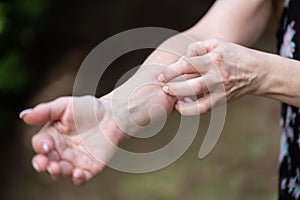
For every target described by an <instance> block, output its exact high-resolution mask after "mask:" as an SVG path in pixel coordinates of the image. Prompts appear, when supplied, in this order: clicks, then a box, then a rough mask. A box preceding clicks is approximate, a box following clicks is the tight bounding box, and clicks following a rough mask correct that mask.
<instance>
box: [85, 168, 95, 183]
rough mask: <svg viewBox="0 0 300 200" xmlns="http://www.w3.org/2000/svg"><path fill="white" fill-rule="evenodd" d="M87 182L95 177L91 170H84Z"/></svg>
mask: <svg viewBox="0 0 300 200" xmlns="http://www.w3.org/2000/svg"><path fill="white" fill-rule="evenodd" d="M84 177H85V182H88V181H90V180H92V179H93V177H94V176H93V174H92V173H91V172H89V171H86V170H84Z"/></svg>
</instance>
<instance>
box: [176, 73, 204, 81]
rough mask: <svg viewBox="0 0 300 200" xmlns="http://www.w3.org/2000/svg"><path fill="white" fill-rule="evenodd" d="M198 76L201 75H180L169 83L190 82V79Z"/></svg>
mask: <svg viewBox="0 0 300 200" xmlns="http://www.w3.org/2000/svg"><path fill="white" fill-rule="evenodd" d="M199 76H201V75H200V74H198V73H195V74H184V75H181V76H177V77H176V78H174V79H172V80H170V82H178V81H185V80H190V79H193V78H197V77H199Z"/></svg>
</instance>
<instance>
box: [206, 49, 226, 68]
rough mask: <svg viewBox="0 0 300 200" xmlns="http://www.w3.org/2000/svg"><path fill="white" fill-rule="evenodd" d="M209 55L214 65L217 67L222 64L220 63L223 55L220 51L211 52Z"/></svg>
mask: <svg viewBox="0 0 300 200" xmlns="http://www.w3.org/2000/svg"><path fill="white" fill-rule="evenodd" d="M209 57H210V59H211V62H212V63H213V64H214V65H215V66H217V67H219V66H221V65H222V63H223V55H222V53H220V52H211V53H210V54H209Z"/></svg>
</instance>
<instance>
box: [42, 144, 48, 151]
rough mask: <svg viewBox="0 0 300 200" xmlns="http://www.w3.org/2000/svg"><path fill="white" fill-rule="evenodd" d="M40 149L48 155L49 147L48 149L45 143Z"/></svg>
mask: <svg viewBox="0 0 300 200" xmlns="http://www.w3.org/2000/svg"><path fill="white" fill-rule="evenodd" d="M42 148H43V150H44V151H45V153H48V151H49V147H48V145H47V144H46V143H44V144H43V145H42Z"/></svg>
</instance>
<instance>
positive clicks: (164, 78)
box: [157, 73, 166, 82]
mask: <svg viewBox="0 0 300 200" xmlns="http://www.w3.org/2000/svg"><path fill="white" fill-rule="evenodd" d="M157 80H158V81H159V82H164V81H165V80H166V77H165V75H164V74H163V73H162V74H160V75H158V77H157Z"/></svg>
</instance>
